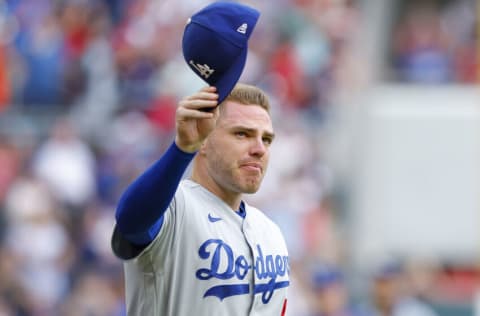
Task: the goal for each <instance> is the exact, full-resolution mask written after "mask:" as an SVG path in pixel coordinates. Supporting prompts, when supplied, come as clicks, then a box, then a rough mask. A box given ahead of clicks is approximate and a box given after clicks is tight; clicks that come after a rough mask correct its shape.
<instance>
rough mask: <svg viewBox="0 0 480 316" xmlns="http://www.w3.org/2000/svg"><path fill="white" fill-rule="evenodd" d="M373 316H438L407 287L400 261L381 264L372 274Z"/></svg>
mask: <svg viewBox="0 0 480 316" xmlns="http://www.w3.org/2000/svg"><path fill="white" fill-rule="evenodd" d="M370 295H371V302H370V304H371V306H370V310H369V315H372V316H436V315H437V314H436V313H435V311H434V310H433V308H431V307H430V306H429V305H428V304H426V303H424V302H422V301H420V300H418V299H417V298H415V297H414V295H413V294H412V293H410V291H409V289H408V286H407V285H406V276H405V273H404V265H403V263H402V262H401V261H399V260H395V259H392V260H386V261H385V262H382V263H380V264H379V265H378V266H377V267H376V269H375V271H374V272H373V274H372V279H371V292H370Z"/></svg>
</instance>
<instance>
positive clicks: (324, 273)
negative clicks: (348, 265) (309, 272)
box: [313, 264, 343, 290]
mask: <svg viewBox="0 0 480 316" xmlns="http://www.w3.org/2000/svg"><path fill="white" fill-rule="evenodd" d="M342 282H343V274H342V272H341V271H340V269H339V268H337V267H335V266H333V265H326V264H325V265H321V266H319V267H317V268H316V269H315V271H314V273H313V285H314V288H315V289H317V290H322V289H325V288H327V287H329V286H330V285H332V284H338V283H342Z"/></svg>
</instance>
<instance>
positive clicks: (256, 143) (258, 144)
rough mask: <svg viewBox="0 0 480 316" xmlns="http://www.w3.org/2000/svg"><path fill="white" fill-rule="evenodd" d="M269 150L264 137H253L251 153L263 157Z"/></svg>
mask: <svg viewBox="0 0 480 316" xmlns="http://www.w3.org/2000/svg"><path fill="white" fill-rule="evenodd" d="M266 152H267V146H266V145H265V142H264V141H263V139H262V137H256V138H254V139H252V143H251V145H250V155H252V156H257V157H262V156H263V155H265V153H266Z"/></svg>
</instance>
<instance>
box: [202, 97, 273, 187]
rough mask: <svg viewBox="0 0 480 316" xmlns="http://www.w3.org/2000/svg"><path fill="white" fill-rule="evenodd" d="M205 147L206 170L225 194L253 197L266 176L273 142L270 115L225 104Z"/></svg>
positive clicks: (230, 103)
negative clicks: (246, 194)
mask: <svg viewBox="0 0 480 316" xmlns="http://www.w3.org/2000/svg"><path fill="white" fill-rule="evenodd" d="M221 106H222V107H224V108H223V109H222V111H221V114H220V117H219V118H218V121H217V125H216V127H215V129H214V130H213V132H212V133H211V134H210V135H209V137H208V139H207V142H206V143H205V151H204V153H205V155H206V157H207V169H208V172H209V174H210V176H211V177H212V179H213V180H214V181H215V183H216V184H217V185H218V186H219V187H221V188H222V189H223V190H226V191H230V192H235V193H254V192H256V191H257V190H258V188H259V187H260V183H261V182H262V179H263V176H264V175H265V172H266V169H267V165H268V159H269V154H270V144H271V143H272V141H273V137H274V134H273V127H272V121H271V119H270V115H269V114H268V112H267V111H266V110H265V109H263V108H262V107H260V106H258V105H244V104H239V103H236V102H233V101H228V102H225V103H224V104H222V105H221Z"/></svg>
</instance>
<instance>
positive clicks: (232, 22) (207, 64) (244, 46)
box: [182, 2, 260, 103]
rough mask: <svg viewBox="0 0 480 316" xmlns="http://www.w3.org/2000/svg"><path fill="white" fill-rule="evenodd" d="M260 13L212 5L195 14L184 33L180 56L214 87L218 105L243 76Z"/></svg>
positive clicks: (227, 4) (233, 5) (229, 4)
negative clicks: (249, 43)
mask: <svg viewBox="0 0 480 316" xmlns="http://www.w3.org/2000/svg"><path fill="white" fill-rule="evenodd" d="M259 16H260V12H259V11H257V10H255V9H253V8H251V7H248V6H245V5H242V4H239V3H234V2H215V3H212V4H210V5H208V6H207V7H205V8H203V9H202V10H200V11H199V12H197V13H195V14H194V15H193V16H192V17H191V18H190V19H189V20H188V22H187V25H186V27H185V31H184V33H183V40H182V49H183V57H184V58H185V61H186V62H187V64H188V66H189V67H190V68H191V69H192V70H193V71H194V72H195V73H196V74H197V75H198V76H199V77H200V78H202V79H203V80H204V81H205V82H207V83H208V84H209V85H211V86H215V87H216V88H217V93H218V94H219V99H218V103H221V102H222V101H223V100H224V99H225V98H226V97H227V96H228V94H229V93H230V91H232V89H233V87H234V86H235V84H236V83H237V81H238V79H239V78H240V75H241V74H242V71H243V68H244V67H245V62H246V59H247V52H248V39H249V38H250V35H251V34H252V32H253V29H254V27H255V25H256V23H257V20H258V18H259Z"/></svg>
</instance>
